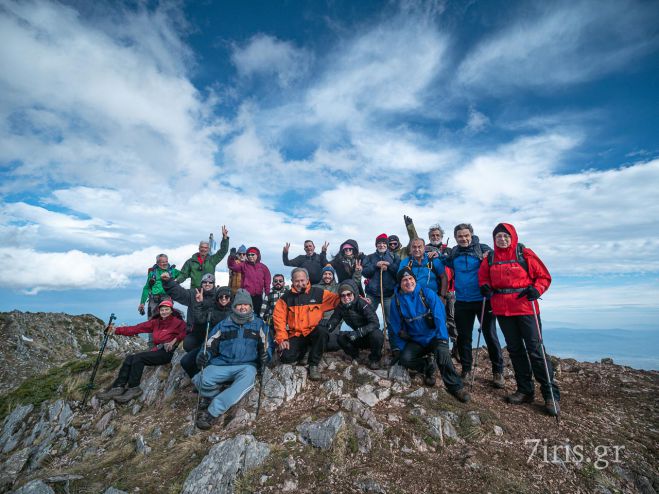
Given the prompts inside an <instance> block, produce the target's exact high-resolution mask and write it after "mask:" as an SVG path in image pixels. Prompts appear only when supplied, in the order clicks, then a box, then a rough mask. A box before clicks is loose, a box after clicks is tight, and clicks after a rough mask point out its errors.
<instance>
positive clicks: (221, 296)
mask: <svg viewBox="0 0 659 494" xmlns="http://www.w3.org/2000/svg"><path fill="white" fill-rule="evenodd" d="M217 298H221V299H227V298H231V295H220V296H219V297H217Z"/></svg>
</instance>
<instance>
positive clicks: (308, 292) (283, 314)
mask: <svg viewBox="0 0 659 494" xmlns="http://www.w3.org/2000/svg"><path fill="white" fill-rule="evenodd" d="M337 305H339V296H338V295H336V294H335V293H332V292H328V291H327V290H323V289H322V288H318V287H312V286H311V284H308V285H307V288H306V289H305V291H304V293H298V291H297V290H296V289H295V288H291V289H290V290H289V291H288V292H286V293H285V294H284V295H282V296H281V297H280V298H279V300H277V304H276V305H275V311H274V312H273V314H272V320H273V321H274V323H275V341H276V342H277V344H278V345H279V344H280V343H281V342H282V341H285V340H287V339H289V338H292V337H294V336H307V335H308V334H309V333H311V332H312V331H313V330H314V329H315V328H316V326H318V323H319V322H320V321H321V320H322V319H323V313H324V312H326V311H328V310H332V309H334V308H336V306H337Z"/></svg>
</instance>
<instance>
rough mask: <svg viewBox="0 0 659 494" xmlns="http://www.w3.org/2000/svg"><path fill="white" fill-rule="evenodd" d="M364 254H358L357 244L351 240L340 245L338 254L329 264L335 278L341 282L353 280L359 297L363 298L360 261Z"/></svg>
mask: <svg viewBox="0 0 659 494" xmlns="http://www.w3.org/2000/svg"><path fill="white" fill-rule="evenodd" d="M363 258H364V254H363V253H361V252H359V246H358V244H357V242H356V241H355V240H353V239H351V238H349V239H348V240H346V241H345V242H343V243H342V244H341V248H340V249H339V253H338V254H337V255H336V256H334V258H333V259H332V261H331V262H330V264H331V265H332V267H333V268H334V272H335V273H336V277H337V279H338V281H339V283H341V282H342V281H345V280H349V279H353V280H354V281H355V284H356V285H357V287H358V288H359V295H361V296H364V289H363V288H362V260H363Z"/></svg>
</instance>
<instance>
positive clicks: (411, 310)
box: [388, 283, 448, 350]
mask: <svg viewBox="0 0 659 494" xmlns="http://www.w3.org/2000/svg"><path fill="white" fill-rule="evenodd" d="M421 290H423V295H424V297H425V299H426V304H427V305H428V307H426V306H425V305H424V304H423V300H422V299H421V295H420V293H419V292H420V291H421ZM396 300H398V303H396ZM399 306H400V309H399ZM429 311H430V313H431V314H432V318H433V320H434V322H435V328H434V329H432V328H430V326H428V322H427V321H426V318H425V317H424V315H426V314H428V312H429ZM388 323H389V324H388V326H389V341H390V343H391V346H392V348H398V349H399V350H402V349H403V348H405V345H406V344H407V342H406V341H405V340H404V339H403V338H401V337H400V332H401V330H403V331H404V332H405V333H407V336H408V337H409V338H410V339H411V340H412V341H414V342H416V343H418V344H420V345H423V346H427V345H428V344H429V343H430V341H431V340H432V339H433V338H437V339H440V340H447V341H448V331H447V330H446V312H445V311H444V304H443V303H442V301H441V300H440V298H439V296H438V295H437V294H436V293H435V292H433V291H431V290H429V289H428V288H425V287H421V286H419V284H418V283H417V285H416V288H414V291H413V292H412V293H402V292H400V291H399V289H398V288H396V290H395V293H394V296H393V298H392V299H391V307H390V309H389V321H388Z"/></svg>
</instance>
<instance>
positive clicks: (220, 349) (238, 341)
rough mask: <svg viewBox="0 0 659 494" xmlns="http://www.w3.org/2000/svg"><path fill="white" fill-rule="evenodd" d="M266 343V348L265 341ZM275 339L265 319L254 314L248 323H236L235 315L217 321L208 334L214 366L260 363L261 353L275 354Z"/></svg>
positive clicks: (268, 357)
mask: <svg viewBox="0 0 659 494" xmlns="http://www.w3.org/2000/svg"><path fill="white" fill-rule="evenodd" d="M264 340H265V342H266V346H265V347H264V344H263V342H264ZM273 347H274V339H273V337H272V332H271V331H270V328H269V327H268V325H267V324H265V322H263V319H261V318H259V317H254V319H253V320H252V321H250V322H248V323H247V324H240V325H239V324H236V323H235V322H234V321H233V319H231V316H229V317H227V318H226V319H224V320H223V321H222V322H220V323H219V324H217V325H216V326H215V327H214V328H213V329H212V330H211V332H210V333H209V335H208V346H207V348H208V351H209V352H210V356H211V358H210V365H240V364H251V365H254V366H255V367H258V366H259V365H260V356H261V355H263V354H262V353H261V352H265V357H266V360H269V359H270V358H271V357H272V349H273Z"/></svg>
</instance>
